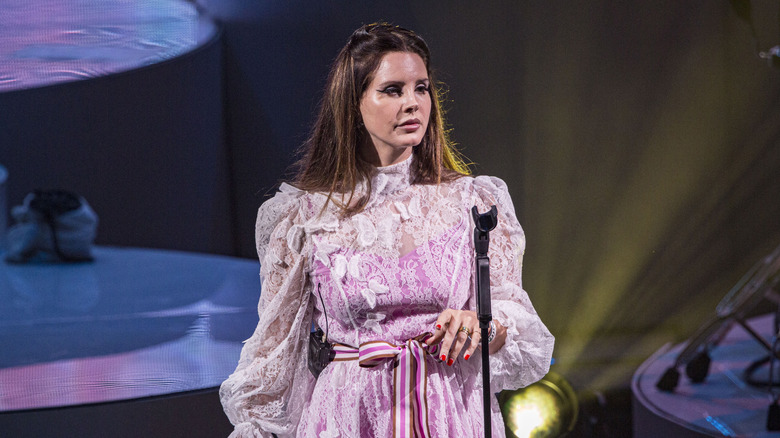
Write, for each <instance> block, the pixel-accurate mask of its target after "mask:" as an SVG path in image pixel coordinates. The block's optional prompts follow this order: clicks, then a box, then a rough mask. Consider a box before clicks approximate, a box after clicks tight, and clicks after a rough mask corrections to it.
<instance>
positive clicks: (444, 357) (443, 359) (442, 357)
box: [441, 354, 447, 362]
mask: <svg viewBox="0 0 780 438" xmlns="http://www.w3.org/2000/svg"><path fill="white" fill-rule="evenodd" d="M441 360H442V362H444V361H445V360H447V355H446V354H442V355H441Z"/></svg>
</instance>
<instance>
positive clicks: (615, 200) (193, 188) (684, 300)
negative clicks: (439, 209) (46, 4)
mask: <svg viewBox="0 0 780 438" xmlns="http://www.w3.org/2000/svg"><path fill="white" fill-rule="evenodd" d="M198 3H199V6H200V7H201V8H202V10H203V12H204V13H205V14H209V15H211V16H213V17H214V18H215V19H217V20H218V21H220V22H221V24H222V26H223V34H222V36H221V41H219V44H220V46H219V50H213V48H212V49H211V50H209V51H208V52H206V53H205V54H204V53H203V52H201V53H199V54H195V55H193V56H199V57H201V58H202V57H203V56H206V57H213V59H212V61H213V62H212V64H211V65H212V66H214V67H213V68H215V69H217V70H216V71H215V72H214V74H213V77H216V78H218V80H216V81H211V82H209V81H206V82H202V81H201V80H200V79H198V78H200V77H201V76H199V75H197V74H195V73H203V72H202V71H197V72H196V71H195V70H191V71H188V70H187V67H185V68H184V70H183V71H182V72H181V74H180V75H178V76H176V77H165V76H164V75H163V76H161V75H159V74H155V70H154V68H155V67H154V66H152V67H149V68H147V69H145V70H143V71H142V72H141V74H134V75H133V76H132V80H129V79H128V77H127V76H123V75H116V76H112V77H108V78H102V79H95V80H93V81H97V82H90V83H89V91H84V90H79V87H85V85H84V83H78V82H77V83H74V84H72V85H69V86H66V87H64V88H63V90H66V92H65V95H64V96H62V99H61V100H58V101H54V102H51V101H49V103H47V105H46V107H45V108H44V107H42V103H41V101H40V99H42V97H41V96H42V95H43V93H46V92H47V91H50V90H45V89H44V90H41V89H33V90H22V91H18V92H10V93H2V94H0V104H1V105H0V108H3V109H4V113H2V114H0V162H2V163H4V164H5V165H6V166H8V167H9V170H10V171H11V178H10V179H9V187H8V199H9V204H11V205H15V204H18V203H20V202H21V198H22V196H23V195H24V193H26V192H28V191H29V190H31V189H32V188H33V187H32V186H33V185H34V184H35V183H45V184H48V185H62V186H67V187H68V188H71V189H73V190H75V191H77V192H79V193H82V194H84V195H85V197H86V198H87V199H88V200H89V201H90V203H91V204H92V205H93V207H94V208H95V210H96V211H97V212H98V214H99V215H100V216H101V225H100V229H99V237H98V243H100V244H111V245H129V246H142V247H158V248H172V249H182V250H189V251H200V252H212V253H220V254H230V255H237V256H241V257H254V256H255V255H254V244H253V233H254V218H255V212H256V209H257V207H258V206H259V205H260V204H261V203H262V201H263V200H264V199H266V197H267V196H269V195H270V194H271V193H273V190H274V188H275V186H276V185H277V184H278V183H279V182H280V181H281V180H283V179H284V178H285V176H286V175H287V173H286V169H287V168H288V166H289V165H290V164H291V163H292V162H293V160H294V151H295V150H296V149H297V148H298V146H299V145H300V144H301V142H302V141H303V140H304V139H305V138H306V136H307V134H308V129H309V126H310V124H311V122H312V120H313V116H314V114H315V111H316V106H317V103H318V100H319V97H320V94H321V89H322V87H323V85H324V80H325V75H326V73H327V69H328V66H329V64H330V62H331V60H332V59H333V58H334V57H335V55H336V53H337V51H338V50H339V48H340V47H341V46H342V45H343V44H344V43H345V42H346V40H347V38H348V37H349V35H350V34H351V32H352V31H353V30H354V29H355V28H357V27H359V26H360V25H362V24H364V23H369V22H373V21H379V20H385V21H390V22H392V23H395V24H399V25H402V26H404V27H408V28H411V29H414V30H415V31H417V32H418V33H419V34H421V35H422V36H423V37H424V38H425V40H426V41H427V42H428V44H429V46H430V48H431V50H432V52H433V58H432V63H433V65H434V68H435V70H436V71H437V74H438V77H439V79H440V80H443V81H444V82H445V84H446V85H447V87H448V88H449V93H448V98H449V101H448V103H447V106H446V108H447V110H448V111H447V117H448V122H449V124H450V125H451V127H452V128H453V131H452V137H453V138H454V140H455V141H456V142H457V143H458V144H459V145H460V148H461V150H462V151H463V152H464V153H465V154H466V155H467V156H468V157H469V158H470V159H471V160H473V161H474V162H475V163H476V164H475V166H474V170H475V172H476V173H479V174H490V175H495V176H498V177H501V178H503V179H504V180H505V181H506V182H507V183H508V185H509V187H510V191H511V193H512V196H513V199H514V202H515V207H516V209H517V214H518V216H519V218H520V220H521V223H522V224H523V226H524V228H525V231H526V234H527V239H528V246H527V252H526V258H525V266H524V275H525V278H524V286H525V288H526V289H527V290H528V291H529V294H530V295H531V299H532V300H533V302H534V304H535V306H536V308H537V310H538V312H539V313H540V315H541V317H542V319H543V320H544V321H545V322H546V323H547V324H548V326H549V328H550V329H551V331H552V332H553V334H555V335H556V338H557V344H556V352H555V356H556V360H557V364H556V365H555V368H554V369H556V370H557V371H558V372H560V373H561V374H563V375H564V376H566V377H567V378H569V379H570V380H571V381H572V383H573V384H574V386H575V387H576V388H577V389H578V390H584V389H589V390H596V391H602V390H610V389H612V388H625V387H627V384H628V381H629V379H630V376H631V373H633V371H634V370H635V369H636V367H637V366H638V365H639V364H640V363H641V362H642V361H643V360H644V359H646V358H647V357H648V356H649V355H650V354H651V353H652V352H653V351H655V350H657V349H658V348H659V347H661V346H662V345H663V344H665V343H667V342H678V341H681V340H683V339H685V338H687V337H688V336H690V334H691V333H692V331H693V330H694V329H695V328H696V327H697V326H698V325H700V324H701V323H702V322H703V321H704V320H705V319H706V318H707V316H709V315H711V314H712V313H713V311H714V308H715V305H716V304H717V302H718V301H719V300H720V298H721V297H723V296H724V295H725V294H726V292H727V291H728V290H729V288H730V287H731V286H732V285H733V284H734V283H736V282H737V280H738V279H739V278H740V277H741V276H742V274H743V273H744V272H745V271H747V269H748V268H749V267H750V266H751V265H752V264H753V263H754V262H756V261H757V260H758V259H759V258H760V257H762V256H764V255H766V254H768V253H769V252H771V250H772V249H773V248H775V247H776V246H777V245H778V244H780V202H778V193H780V144H779V142H780V111H778V109H780V108H778V106H779V105H778V104H780V69H778V68H773V67H772V66H770V65H769V64H768V63H767V62H766V61H765V60H762V59H760V58H759V57H758V56H757V53H758V51H762V50H767V49H769V48H770V47H772V46H774V45H777V44H780V23H779V22H778V16H779V15H778V14H779V13H780V10H779V9H780V6H779V5H778V3H777V2H776V1H771V0H766V1H754V2H752V9H751V10H750V11H748V13H743V16H742V17H740V16H739V14H738V13H737V11H739V10H740V9H739V8H738V7H735V4H736V5H737V6H739V5H745V4H746V3H745V2H730V1H727V0H721V1H711V0H700V1H685V2H679V1H674V0H652V1H643V2H630V3H629V2H612V1H606V0H597V1H592V0H591V1H571V2H547V1H523V2H518V1H514V0H503V1H495V2H489V3H485V4H482V3H478V2H466V1H455V2H451V1H446V2H445V1H431V2H410V1H390V2H381V3H379V2H361V1H327V2H313V1H309V2H304V1H282V0H277V1H263V2H259V1H255V2H250V1H238V0H200V1H199V2H198ZM201 60H202V59H201ZM185 65H186V63H185ZM198 65H200V64H198ZM220 66H221V67H220ZM196 68H200V67H196V66H194V65H193V66H192V67H191V69H196ZM220 68H221V70H219V69H220ZM123 80H126V81H128V83H127V87H128V89H127V92H126V93H123V94H121V95H106V94H105V93H102V92H101V91H100V90H101V89H100V87H101V86H104V85H105V86H106V87H109V86H110V85H111V83H112V81H123ZM136 89H149V90H153V92H149V93H139V92H134V91H133V90H136ZM193 90H194V93H193ZM83 93H87V96H88V97H87V98H86V100H87V103H89V105H88V104H87V103H84V102H85V98H84V97H83V96H84V94H83ZM76 95H78V96H82V97H79V98H78V99H75V98H73V97H72V96H76ZM193 95H195V96H197V98H195V99H192V98H191V97H188V96H193ZM187 99H191V100H192V101H191V102H190V101H187ZM182 100H184V102H182ZM94 102H99V103H100V105H98V106H100V107H104V106H110V107H111V108H112V110H111V111H108V112H101V113H96V112H94V111H93V110H91V108H94V106H92V104H94ZM171 102H177V104H178V105H180V106H182V107H184V108H190V110H186V111H183V112H181V113H175V112H173V111H170V110H168V109H167V105H169V104H170V103H171ZM7 108H12V109H13V111H11V112H9V110H6V109H7ZM171 120H178V121H181V120H186V122H187V124H186V126H187V129H184V130H181V131H175V130H171V129H168V128H167V126H169V123H170V121H171ZM42 126H43V127H47V128H48V129H45V130H44V129H41V128H42ZM52 131H56V132H57V134H56V136H52V135H51V134H50V133H51V132H52ZM42 132H46V133H47V134H42ZM42 151H47V152H46V153H43V152H42ZM11 162H25V163H27V164H28V170H25V171H24V172H21V174H20V172H19V171H18V169H16V168H13V167H12V166H10V164H9V163H11ZM83 163H93V164H94V163H101V164H100V165H98V166H95V165H89V166H87V165H83ZM30 169H31V170H30ZM14 172H16V173H14ZM85 175H87V176H88V177H87V178H85V177H84V176H85Z"/></svg>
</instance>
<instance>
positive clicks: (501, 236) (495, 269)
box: [472, 176, 554, 393]
mask: <svg viewBox="0 0 780 438" xmlns="http://www.w3.org/2000/svg"><path fill="white" fill-rule="evenodd" d="M474 189H475V191H476V198H477V199H476V204H477V208H478V209H479V211H480V212H484V211H487V210H488V209H489V208H490V206H491V205H495V206H496V207H497V208H498V224H497V225H496V228H495V229H494V230H493V231H491V232H490V249H489V251H488V257H490V292H491V299H492V301H491V310H492V314H493V319H495V320H497V321H498V322H500V323H501V325H503V326H504V327H506V330H507V338H506V342H505V343H504V345H503V347H501V349H499V350H498V351H496V352H495V353H494V354H491V356H490V379H491V390H492V391H493V392H494V393H495V392H499V391H501V390H504V389H508V390H513V389H517V388H521V387H524V386H527V385H530V384H531V383H534V382H536V381H537V380H539V379H541V378H542V377H544V375H545V374H547V372H548V371H549V369H550V361H551V359H552V352H553V345H554V338H553V336H552V334H551V333H550V331H549V330H548V329H547V327H546V326H545V325H544V323H542V321H541V319H540V318H539V316H538V315H537V313H536V310H535V309H534V307H533V305H532V304H531V301H530V299H529V298H528V294H527V293H526V291H525V290H523V286H522V275H521V271H522V265H523V253H524V251H525V234H524V232H523V229H522V227H521V226H520V223H519V222H518V220H517V217H516V215H515V208H514V205H513V203H512V199H511V197H510V196H509V191H508V190H507V186H506V183H504V181H502V180H501V179H499V178H495V177H487V176H479V177H477V178H475V179H474ZM472 284H473V282H472ZM472 287H473V286H472ZM472 296H474V295H473V294H472Z"/></svg>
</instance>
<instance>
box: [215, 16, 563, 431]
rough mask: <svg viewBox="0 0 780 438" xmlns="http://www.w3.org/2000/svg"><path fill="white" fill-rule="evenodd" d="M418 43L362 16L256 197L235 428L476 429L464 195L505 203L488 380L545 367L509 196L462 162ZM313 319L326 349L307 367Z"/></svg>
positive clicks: (234, 383) (546, 336) (230, 405)
mask: <svg viewBox="0 0 780 438" xmlns="http://www.w3.org/2000/svg"><path fill="white" fill-rule="evenodd" d="M429 58H430V56H429V51H428V48H427V46H426V44H425V42H424V41H423V40H422V39H421V38H420V37H419V36H417V35H416V34H415V33H413V32H411V31H409V30H406V29H403V28H400V27H393V26H390V25H387V24H372V25H366V26H363V27H361V28H360V29H358V30H357V31H355V33H354V34H353V35H352V36H351V37H350V39H349V42H348V43H347V45H346V46H345V47H344V48H343V49H342V50H341V52H340V53H339V55H338V57H337V59H336V60H335V62H334V65H333V67H332V69H331V73H330V75H329V77H328V81H327V88H326V91H325V96H324V98H323V101H322V104H321V109H320V113H319V116H318V120H317V122H316V124H315V127H314V130H313V134H312V136H311V138H310V139H309V140H308V141H307V143H306V145H305V148H306V155H305V156H304V158H303V159H302V160H301V162H300V163H299V165H300V171H299V174H298V177H297V179H296V181H295V182H294V186H295V187H293V186H291V185H287V184H283V185H282V186H281V188H280V192H279V193H277V194H276V195H275V196H274V197H273V198H272V199H270V200H268V201H267V202H265V203H264V204H263V205H262V206H261V207H260V210H259V214H258V218H257V228H256V231H257V234H256V236H257V251H258V255H259V257H260V260H261V276H262V278H263V284H262V292H261V296H260V304H259V314H260V321H259V323H258V325H257V329H256V330H255V333H254V334H253V335H252V337H251V338H250V339H249V340H248V341H247V342H246V345H245V346H244V349H243V351H242V353H241V359H240V361H239V364H238V367H237V369H236V371H235V373H233V374H232V375H231V376H230V377H229V378H228V379H227V380H226V381H225V382H224V383H223V384H222V388H221V390H220V396H221V399H222V403H223V406H224V408H225V412H226V413H227V415H228V417H229V418H230V420H231V422H232V423H233V424H234V425H235V426H236V428H235V431H234V433H233V435H231V436H237V437H258V436H263V437H266V436H271V434H272V433H273V434H276V435H278V436H298V437H342V438H344V437H389V436H408V437H413V436H426V437H427V436H431V437H471V436H481V435H482V433H483V431H484V427H483V425H482V421H483V415H484V414H483V411H482V388H481V383H482V377H481V369H482V367H481V362H480V360H479V359H478V358H473V359H472V358H471V356H472V355H474V353H475V351H476V349H477V348H478V343H479V341H480V334H479V322H478V320H477V317H476V314H475V312H474V311H475V306H476V304H475V298H474V292H473V279H472V275H473V272H474V266H473V254H474V247H473V243H472V234H473V224H472V222H471V219H470V209H471V207H472V206H474V205H476V206H477V208H478V209H479V211H486V210H487V209H489V208H490V206H491V205H496V206H497V207H498V211H499V220H498V226H497V227H496V229H495V230H493V231H492V232H491V237H492V239H491V245H490V253H489V256H490V260H491V289H492V300H493V301H492V310H493V316H494V324H493V325H491V329H490V336H489V340H490V342H489V351H490V353H491V362H490V368H491V369H490V372H491V386H492V388H490V391H492V392H493V393H495V392H498V391H500V390H502V389H516V388H519V387H521V386H525V385H528V384H530V383H532V382H534V381H536V380H538V379H540V378H541V377H542V376H544V375H545V374H546V373H547V371H548V368H549V364H550V358H551V354H552V347H553V337H552V335H550V333H549V331H548V330H547V329H546V327H545V326H544V324H542V322H541V321H540V320H539V318H538V316H537V315H536V312H535V311H534V309H533V307H532V305H531V303H530V301H529V299H528V296H527V295H526V293H525V292H524V291H523V289H522V287H521V280H520V271H521V258H522V254H523V249H524V246H525V239H524V235H523V231H522V229H521V228H520V225H519V223H518V222H517V218H516V217H515V212H514V207H513V205H512V201H511V199H510V197H509V193H508V192H507V188H506V185H505V184H504V183H503V181H501V180H499V179H497V178H491V177H476V178H473V177H470V176H467V172H468V171H467V168H466V166H465V165H464V164H463V161H461V159H460V158H459V156H458V155H457V153H456V152H455V151H454V149H453V148H452V146H451V145H450V143H449V142H448V140H447V136H446V131H445V130H444V122H443V119H442V111H441V107H440V103H439V100H438V94H437V90H436V83H435V81H434V80H433V78H432V75H431V69H430V66H429ZM312 322H314V323H315V324H316V325H317V326H319V327H321V328H323V329H326V330H327V337H328V339H329V341H330V342H333V343H335V344H336V347H335V349H336V350H337V353H336V357H335V360H334V361H333V362H331V363H329V364H328V365H327V366H326V367H325V369H324V370H323V371H322V373H321V374H320V375H319V377H317V378H316V379H315V377H314V376H313V374H312V373H310V372H309V369H308V368H307V351H308V339H309V333H310V328H311V326H312ZM469 336H470V339H469ZM491 408H492V411H493V413H492V419H493V424H492V430H493V436H496V437H500V436H504V427H503V423H502V421H501V415H500V411H499V409H498V406H497V404H496V402H495V400H494V402H493V405H492V407H491Z"/></svg>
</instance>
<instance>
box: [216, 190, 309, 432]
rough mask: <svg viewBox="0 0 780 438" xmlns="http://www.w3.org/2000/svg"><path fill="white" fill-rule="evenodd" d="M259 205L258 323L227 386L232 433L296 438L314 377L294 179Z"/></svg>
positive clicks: (298, 194)
mask: <svg viewBox="0 0 780 438" xmlns="http://www.w3.org/2000/svg"><path fill="white" fill-rule="evenodd" d="M280 190H281V191H280V192H279V193H277V194H276V195H275V196H274V197H273V198H271V199H269V200H268V201H266V202H265V203H263V205H262V206H261V207H260V209H259V211H258V216H257V224H256V229H255V231H256V244H257V253H258V257H259V258H260V263H261V267H260V277H261V280H262V286H261V294H260V301H259V304H258V314H259V321H258V324H257V328H256V329H255V331H254V334H252V336H251V337H250V338H249V339H248V340H246V341H245V344H244V347H243V349H242V350H241V357H240V359H239V362H238V366H237V367H236V370H235V372H233V374H231V375H230V376H229V377H228V378H227V380H225V381H224V382H223V383H222V386H221V387H220V391H219V394H220V400H221V401H222V405H223V408H224V410H225V414H226V415H227V417H228V419H230V422H231V423H233V425H234V426H235V429H234V431H233V433H232V434H231V435H230V436H231V437H236V438H238V437H241V438H244V437H270V436H271V433H274V434H276V435H278V436H279V437H286V436H294V434H295V430H296V428H297V425H298V421H299V418H300V415H301V411H302V408H303V405H304V403H305V401H306V400H307V399H308V397H309V395H310V394H311V391H312V388H313V386H314V378H313V377H312V375H311V374H310V373H309V371H308V369H307V367H306V349H307V348H308V344H307V342H306V340H307V337H308V333H309V329H310V327H309V325H310V323H311V313H312V309H313V307H312V303H311V302H310V299H309V296H310V294H309V293H308V290H307V288H306V287H305V284H306V257H305V256H304V253H305V247H306V241H305V239H304V236H305V232H304V226H303V220H304V209H303V207H302V205H303V203H302V198H301V197H302V193H303V192H300V191H298V190H297V189H294V188H293V187H291V186H289V185H282V187H281V189H280Z"/></svg>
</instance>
